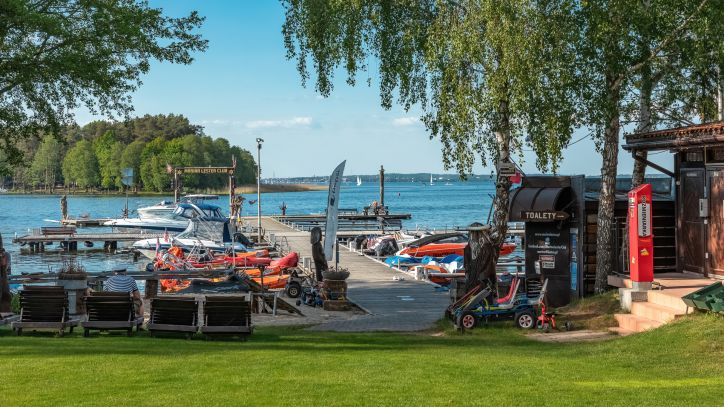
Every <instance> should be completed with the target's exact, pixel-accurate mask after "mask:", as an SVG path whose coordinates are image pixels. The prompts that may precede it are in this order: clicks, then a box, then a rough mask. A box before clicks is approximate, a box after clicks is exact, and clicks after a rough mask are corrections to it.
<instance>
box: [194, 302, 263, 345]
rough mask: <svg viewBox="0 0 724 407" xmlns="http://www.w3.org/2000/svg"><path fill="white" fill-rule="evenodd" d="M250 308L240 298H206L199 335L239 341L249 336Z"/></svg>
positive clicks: (251, 328)
mask: <svg viewBox="0 0 724 407" xmlns="http://www.w3.org/2000/svg"><path fill="white" fill-rule="evenodd" d="M253 330H254V326H253V325H252V324H251V306H250V304H249V301H247V300H246V298H244V297H242V296H207V297H206V298H205V300H204V324H203V325H202V326H201V333H203V334H205V335H206V337H207V338H210V337H211V336H215V335H225V336H237V337H239V338H240V339H241V340H246V338H247V337H248V336H249V335H251V333H252V332H253Z"/></svg>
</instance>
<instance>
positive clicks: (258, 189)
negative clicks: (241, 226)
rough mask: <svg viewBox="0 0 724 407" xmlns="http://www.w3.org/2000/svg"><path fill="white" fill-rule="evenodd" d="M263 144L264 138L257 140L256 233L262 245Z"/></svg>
mask: <svg viewBox="0 0 724 407" xmlns="http://www.w3.org/2000/svg"><path fill="white" fill-rule="evenodd" d="M263 142H264V139H263V138H257V139H256V212H257V215H256V233H257V242H258V243H261V143H263Z"/></svg>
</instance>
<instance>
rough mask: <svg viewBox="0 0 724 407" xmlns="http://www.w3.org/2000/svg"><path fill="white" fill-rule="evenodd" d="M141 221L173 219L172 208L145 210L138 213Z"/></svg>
mask: <svg viewBox="0 0 724 407" xmlns="http://www.w3.org/2000/svg"><path fill="white" fill-rule="evenodd" d="M138 217H139V218H141V219H163V220H168V219H174V213H173V208H160V207H159V208H146V209H143V210H139V211H138Z"/></svg>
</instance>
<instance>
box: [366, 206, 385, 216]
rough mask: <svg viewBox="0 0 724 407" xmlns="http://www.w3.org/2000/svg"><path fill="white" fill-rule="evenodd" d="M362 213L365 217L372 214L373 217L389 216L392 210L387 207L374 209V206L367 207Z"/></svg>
mask: <svg viewBox="0 0 724 407" xmlns="http://www.w3.org/2000/svg"><path fill="white" fill-rule="evenodd" d="M362 213H363V214H364V215H365V216H369V215H370V214H372V215H389V213H390V208H388V207H387V205H385V206H378V207H377V208H373V207H372V206H365V207H364V208H363V210H362Z"/></svg>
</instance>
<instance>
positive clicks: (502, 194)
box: [491, 102, 511, 262]
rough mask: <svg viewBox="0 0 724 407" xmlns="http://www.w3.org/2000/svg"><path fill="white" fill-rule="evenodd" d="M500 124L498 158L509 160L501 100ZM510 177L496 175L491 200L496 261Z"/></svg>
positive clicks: (505, 223) (507, 129)
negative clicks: (493, 194) (493, 195)
mask: <svg viewBox="0 0 724 407" xmlns="http://www.w3.org/2000/svg"><path fill="white" fill-rule="evenodd" d="M499 109H500V111H499V114H500V126H499V128H498V130H496V131H495V139H496V141H497V142H498V160H500V161H502V162H508V161H510V116H509V111H508V103H507V102H501V103H500V107H499ZM510 185H511V183H510V178H508V177H498V178H497V179H496V181H495V199H494V200H493V208H494V210H493V221H492V226H493V230H492V236H491V237H492V240H493V244H494V246H495V248H496V249H497V250H496V251H495V254H494V260H495V262H497V261H498V253H499V251H500V247H501V246H502V244H503V242H504V241H505V236H506V235H507V233H508V210H509V201H510Z"/></svg>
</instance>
